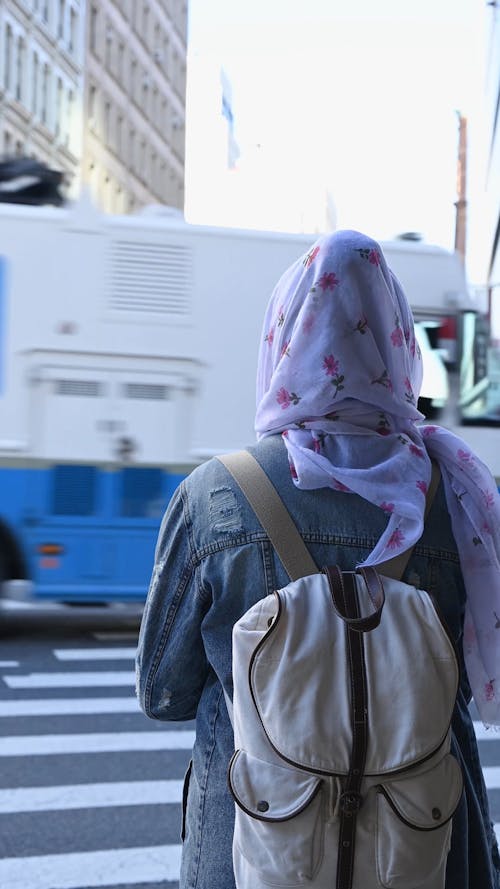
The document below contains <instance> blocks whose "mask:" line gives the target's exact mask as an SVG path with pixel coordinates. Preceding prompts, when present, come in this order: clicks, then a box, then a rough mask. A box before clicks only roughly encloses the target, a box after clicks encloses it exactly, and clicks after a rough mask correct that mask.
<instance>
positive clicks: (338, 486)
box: [332, 478, 351, 493]
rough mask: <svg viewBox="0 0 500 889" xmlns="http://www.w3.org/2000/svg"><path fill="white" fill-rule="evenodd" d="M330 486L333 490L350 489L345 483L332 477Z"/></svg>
mask: <svg viewBox="0 0 500 889" xmlns="http://www.w3.org/2000/svg"><path fill="white" fill-rule="evenodd" d="M332 488H333V490H334V491H344V492H345V493H348V492H349V491H350V490H351V489H350V488H348V487H347V485H344V484H343V483H342V482H339V481H337V479H336V478H332Z"/></svg>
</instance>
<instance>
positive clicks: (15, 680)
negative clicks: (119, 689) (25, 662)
mask: <svg viewBox="0 0 500 889" xmlns="http://www.w3.org/2000/svg"><path fill="white" fill-rule="evenodd" d="M2 679H3V681H4V682H5V684H6V685H8V686H9V688H86V687H88V686H93V687H94V688H97V687H98V686H108V687H109V686H119V685H132V686H133V685H134V684H135V673H134V672H133V671H128V670H113V671H111V670H108V671H106V670H103V671H102V672H93V673H90V672H85V673H76V672H75V673H69V672H68V673H29V674H28V675H27V676H9V675H4V676H2Z"/></svg>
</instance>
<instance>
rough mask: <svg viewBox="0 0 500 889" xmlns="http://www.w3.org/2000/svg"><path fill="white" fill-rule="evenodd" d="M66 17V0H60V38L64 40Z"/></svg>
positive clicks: (58, 23)
mask: <svg viewBox="0 0 500 889" xmlns="http://www.w3.org/2000/svg"><path fill="white" fill-rule="evenodd" d="M65 18H66V0H59V16H58V20H57V37H58V40H64V24H65V22H64V19H65Z"/></svg>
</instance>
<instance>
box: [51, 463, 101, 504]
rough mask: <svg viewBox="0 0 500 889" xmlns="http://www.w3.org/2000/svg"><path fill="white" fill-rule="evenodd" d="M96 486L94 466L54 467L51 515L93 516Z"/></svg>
mask: <svg viewBox="0 0 500 889" xmlns="http://www.w3.org/2000/svg"><path fill="white" fill-rule="evenodd" d="M96 484H97V469H96V467H95V466H65V465H61V466H54V470H53V503H52V513H53V515H77V516H85V515H93V514H94V511H95V502H96V496H95V495H96Z"/></svg>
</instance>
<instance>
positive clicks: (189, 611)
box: [137, 435, 499, 889]
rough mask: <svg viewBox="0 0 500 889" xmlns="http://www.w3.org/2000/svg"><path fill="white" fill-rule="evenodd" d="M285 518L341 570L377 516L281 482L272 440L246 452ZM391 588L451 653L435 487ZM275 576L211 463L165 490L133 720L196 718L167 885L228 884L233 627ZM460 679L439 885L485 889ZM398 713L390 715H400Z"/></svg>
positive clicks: (368, 545) (354, 560)
mask: <svg viewBox="0 0 500 889" xmlns="http://www.w3.org/2000/svg"><path fill="white" fill-rule="evenodd" d="M250 450H251V452H252V453H253V454H254V456H256V457H257V459H258V460H259V462H260V463H261V465H262V466H263V468H264V469H265V470H266V472H267V474H268V475H269V477H270V478H271V480H272V481H273V483H274V485H275V487H276V488H277V489H278V491H279V493H280V494H281V496H282V498H283V500H284V502H285V505H286V506H287V508H288V509H289V511H290V513H291V514H292V516H293V519H294V521H295V524H296V525H297V527H298V529H299V531H300V533H301V535H302V537H303V540H304V542H305V543H306V545H307V547H308V549H309V551H310V553H311V555H312V557H313V559H314V560H315V562H316V564H317V565H318V566H320V567H321V566H323V565H326V564H339V565H340V566H341V567H342V568H344V569H352V568H354V567H355V566H356V565H357V564H358V563H359V562H361V561H363V560H364V559H365V558H366V557H367V555H368V553H369V552H370V551H371V550H372V549H373V547H374V546H375V544H376V542H377V539H378V537H379V536H380V534H381V532H382V530H383V528H384V527H385V523H386V522H387V517H386V516H385V515H384V513H383V512H382V510H381V509H379V508H378V507H376V506H374V505H372V504H370V503H368V502H367V501H365V500H363V499H361V498H360V497H358V496H357V495H354V494H349V493H343V492H334V491H331V490H328V489H320V490H315V491H299V490H297V488H296V487H295V486H294V484H293V482H292V479H291V475H290V470H289V467H288V460H287V454H286V449H285V446H284V444H283V441H282V438H281V436H279V435H278V436H271V437H269V438H266V439H263V440H262V441H261V442H260V443H259V444H258V445H257V446H255V447H254V448H250ZM403 579H404V580H406V581H407V582H409V583H411V584H413V585H414V586H419V587H421V588H423V589H426V590H427V591H428V592H429V593H432V594H434V595H435V597H436V599H437V601H438V603H439V605H440V607H441V611H442V614H443V617H444V619H445V620H446V622H447V624H448V627H449V629H450V631H451V634H452V635H453V637H454V639H455V641H456V643H457V646H458V649H459V652H460V651H461V639H462V626H463V615H464V604H465V591H464V586H463V581H462V576H461V572H460V566H459V558H458V553H457V549H456V544H455V541H454V539H453V535H452V532H451V527H450V521H449V517H448V513H447V510H446V504H445V500H444V491H443V487H442V485H441V486H440V488H439V490H438V492H437V494H436V497H435V500H434V503H433V506H432V508H431V511H430V514H429V517H428V519H427V521H426V526H425V529H424V533H423V536H422V538H421V540H420V541H419V543H418V544H417V546H416V547H415V550H414V552H413V554H412V556H411V558H410V561H409V564H408V567H407V569H406V572H405V575H404V578H403ZM287 582H288V577H287V575H286V573H285V571H284V568H283V566H282V565H281V563H280V561H279V559H278V557H277V556H276V554H275V552H274V550H273V547H272V545H271V543H270V542H269V539H268V538H267V535H266V533H265V532H264V530H263V529H262V527H261V525H260V523H259V521H258V520H257V518H256V516H255V514H254V513H253V511H252V509H251V507H250V506H249V505H248V503H247V501H246V499H245V497H244V496H243V494H242V493H241V491H240V489H239V487H238V486H237V484H236V482H235V481H234V480H233V479H232V477H231V476H230V474H229V473H228V472H227V470H226V469H225V468H224V467H223V466H222V464H221V463H220V462H219V461H218V460H216V459H214V460H210V461H209V462H207V463H205V464H203V465H202V466H199V467H198V468H197V469H195V470H194V472H192V474H191V475H190V476H189V477H188V478H187V479H185V481H184V482H182V484H181V485H180V487H179V488H178V489H177V491H176V493H175V494H174V496H173V498H172V501H171V503H170V505H169V508H168V510H167V513H166V515H165V517H164V519H163V522H162V526H161V529H160V534H159V538H158V544H157V549H156V558H155V566H154V571H153V576H152V580H151V586H150V590H149V594H148V598H147V602H146V606H145V610H144V615H143V620H142V626H141V632H140V637H139V649H138V655H137V691H138V696H139V700H140V704H141V706H142V708H143V710H144V712H145V713H146V714H147V715H148V716H150V717H152V718H154V719H162V720H172V721H178V720H191V719H196V741H195V745H194V749H193V756H192V764H191V766H190V769H189V772H188V775H187V776H186V781H185V788H184V805H183V825H182V839H183V855H182V865H181V880H180V889H195V887H196V889H234V877H233V870H232V852H231V847H232V832H233V821H234V803H233V800H232V798H231V796H230V794H229V790H228V787H227V766H228V763H229V760H230V758H231V755H232V752H233V733H232V727H231V723H230V720H229V716H228V712H227V708H226V703H225V699H224V691H225V692H226V694H227V695H229V697H232V679H231V633H232V628H233V624H234V623H235V621H237V620H238V619H239V617H240V616H241V615H242V614H243V613H244V612H245V611H246V610H247V609H248V608H249V607H250V606H251V605H253V604H254V603H255V602H256V601H257V600H258V599H260V598H262V597H263V596H265V595H267V594H269V593H271V592H272V591H273V590H274V589H277V588H279V587H281V586H284V585H285V584H286V583H287ZM469 697H470V693H469V689H468V685H467V680H466V676H465V671H464V670H463V671H462V682H461V688H460V691H459V695H458V699H457V706H456V708H455V714H454V719H453V730H454V734H453V746H452V749H453V752H454V753H455V755H456V756H457V757H458V759H459V760H460V762H461V765H462V769H463V772H464V781H465V793H464V796H463V799H462V802H461V804H460V807H459V809H458V810H457V813H456V815H455V817H454V825H453V838H452V849H451V852H450V855H449V859H448V871H447V882H446V887H447V889H478V887H481V889H498V886H499V883H498V852H497V849H496V842H495V839H494V834H493V830H492V827H491V824H490V820H489V812H488V800H487V795H486V790H485V786H484V782H483V777H482V772H481V767H480V763H479V756H478V750H477V744H476V740H475V736H474V731H473V726H472V720H471V717H470V715H469V711H468V707H467V704H468V700H469ZM401 716H402V718H404V714H403V713H402V714H401Z"/></svg>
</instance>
